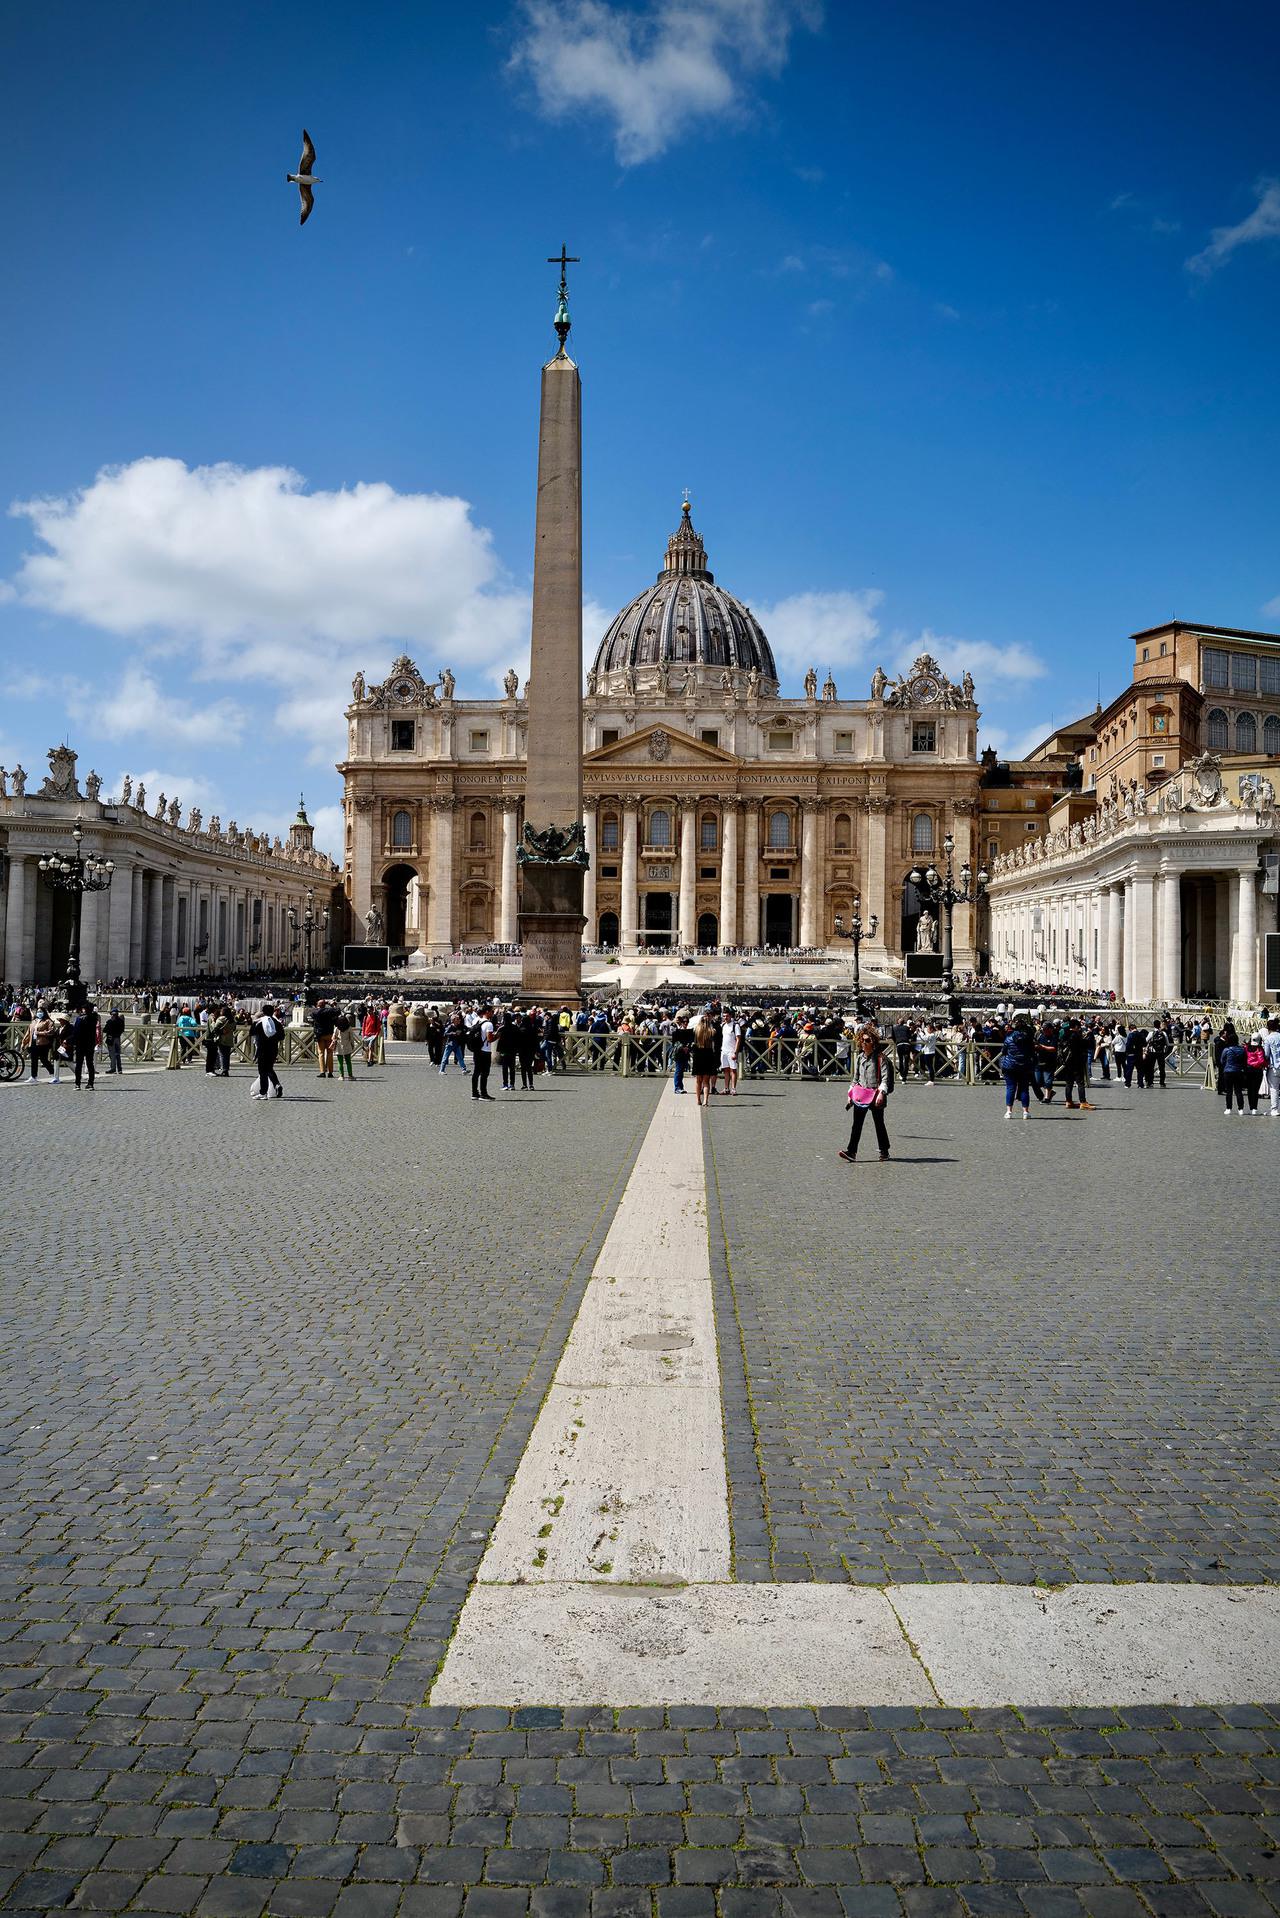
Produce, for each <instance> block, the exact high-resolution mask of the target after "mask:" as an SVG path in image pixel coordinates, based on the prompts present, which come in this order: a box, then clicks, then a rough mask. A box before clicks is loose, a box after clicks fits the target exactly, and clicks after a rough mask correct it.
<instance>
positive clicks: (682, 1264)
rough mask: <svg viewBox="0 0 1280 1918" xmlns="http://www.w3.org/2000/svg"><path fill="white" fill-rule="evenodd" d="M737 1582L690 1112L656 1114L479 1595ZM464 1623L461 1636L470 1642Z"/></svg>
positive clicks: (693, 1111) (672, 1109)
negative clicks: (563, 1585) (544, 1588)
mask: <svg viewBox="0 0 1280 1918" xmlns="http://www.w3.org/2000/svg"><path fill="white" fill-rule="evenodd" d="M728 1576H729V1496H728V1487H727V1482H726V1478H725V1464H724V1424H723V1417H722V1413H721V1409H720V1368H719V1364H718V1362H717V1358H716V1344H715V1314H714V1311H713V1309H712V1303H711V1265H710V1259H709V1256H708V1250H707V1203H706V1182H705V1178H704V1175H703V1166H702V1132H701V1122H700V1115H699V1112H698V1108H697V1104H696V1102H695V1101H694V1100H693V1099H692V1098H687V1099H686V1100H685V1101H684V1103H683V1104H681V1105H678V1104H677V1103H676V1100H675V1097H674V1095H673V1094H672V1092H671V1091H670V1090H668V1091H667V1093H666V1094H665V1095H664V1097H663V1098H662V1100H661V1101H660V1102H659V1105H658V1108H657V1111H656V1112H655V1114H654V1117H653V1120H652V1122H651V1124H650V1126H649V1130H648V1132H647V1133H646V1134H645V1138H644V1143H643V1144H642V1146H641V1148H640V1153H639V1156H638V1158H637V1160H636V1163H635V1166H634V1168H633V1170H632V1173H631V1177H630V1179H629V1180H628V1182H627V1187H626V1190H625V1192H624V1193H623V1196H622V1200H621V1202H620V1204H619V1206H618V1210H617V1212H616V1214H615V1215H614V1219H613V1223H612V1225H611V1226H610V1229H609V1234H608V1237H607V1238H606V1240H605V1242H604V1246H603V1248H602V1250H601V1252H600V1256H599V1258H598V1259H597V1260H596V1263H595V1266H594V1267H593V1269H592V1273H591V1277H590V1279H589V1280H588V1281H587V1287H586V1291H585V1293H584V1294H583V1300H582V1304H581V1306H580V1307H579V1309H578V1315H577V1317H576V1319H575V1320H574V1323H573V1329H572V1330H571V1332H570V1334H569V1340H568V1344H567V1345H566V1346H565V1349H564V1354H563V1356H562V1357H561V1360H560V1364H559V1366H558V1367H557V1370H556V1374H555V1378H554V1380H553V1381H552V1384H551V1388H550V1390H549V1392H548V1393H547V1397H546V1400H545V1402H544V1404H543V1407H542V1410H541V1412H540V1414H539V1416H538V1419H537V1422H536V1424H535V1425H534V1428H533V1432H532V1434H531V1436H530V1439H529V1444H528V1447H527V1449H526V1451H525V1454H524V1457H523V1458H522V1459H521V1461H520V1465H519V1468H518V1470H517V1472H516V1476H515V1478H514V1480H513V1481H512V1485H511V1489H510V1491H509V1492H508V1494H507V1498H506V1502H505V1504H504V1505H503V1508H502V1512H501V1514H500V1516H499V1519H498V1523H497V1525H496V1526H495V1528H494V1533H493V1537H492V1539H491V1540H490V1543H489V1549H488V1551H487V1552H486V1553H485V1556H484V1561H483V1563H482V1564H481V1567H480V1582H481V1585H482V1586H484V1585H489V1584H495V1583H496V1584H498V1585H502V1586H512V1587H516V1588H519V1587H521V1586H527V1585H530V1584H541V1583H544V1582H549V1581H553V1580H554V1581H560V1582H563V1581H566V1580H578V1579H584V1580H593V1581H594V1580H600V1579H606V1580H611V1581H613V1582H615V1583H623V1584H632V1585H635V1584H645V1583H648V1582H651V1581H663V1582H666V1583H673V1582H675V1583H683V1582H687V1581H693V1580H705V1581H712V1582H714V1581H716V1580H725V1579H727V1578H728ZM469 1629H470V1625H469V1621H468V1620H466V1618H465V1615H464V1620H463V1623H462V1624H461V1625H460V1627H459V1633H460V1635H461V1636H463V1637H464V1639H465V1636H466V1633H467V1632H468V1631H469Z"/></svg>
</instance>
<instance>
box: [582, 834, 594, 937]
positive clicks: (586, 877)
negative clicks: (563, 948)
mask: <svg viewBox="0 0 1280 1918" xmlns="http://www.w3.org/2000/svg"><path fill="white" fill-rule="evenodd" d="M582 843H583V845H584V846H585V848H586V853H587V870H586V872H585V873H584V874H583V878H582V916H583V918H584V919H585V920H586V922H587V923H586V925H585V926H584V927H583V928H582V937H583V941H584V943H585V944H587V945H592V946H593V945H594V944H595V942H596V930H597V928H596V806H595V801H594V799H588V800H587V801H585V803H584V805H583V808H582Z"/></svg>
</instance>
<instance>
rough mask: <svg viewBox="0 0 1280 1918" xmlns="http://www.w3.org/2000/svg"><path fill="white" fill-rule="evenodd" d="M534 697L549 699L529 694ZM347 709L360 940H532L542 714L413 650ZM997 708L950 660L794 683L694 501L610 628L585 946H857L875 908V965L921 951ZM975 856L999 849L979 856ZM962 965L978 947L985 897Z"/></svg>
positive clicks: (596, 714) (586, 754)
mask: <svg viewBox="0 0 1280 1918" xmlns="http://www.w3.org/2000/svg"><path fill="white" fill-rule="evenodd" d="M525 690H526V691H527V689H525ZM352 691H353V695H354V696H353V699H352V703H351V705H350V706H349V707H348V709H347V715H346V717H347V729H348V738H347V756H346V759H345V760H344V761H343V762H342V763H341V764H340V766H339V768H338V770H339V772H340V773H341V774H342V776H343V781H344V812H345V845H344V879H345V884H346V890H347V896H348V899H349V901H350V905H351V915H352V925H353V936H354V937H356V938H357V939H358V938H359V937H361V936H362V929H363V928H364V927H365V926H366V924H371V925H372V926H373V927H374V928H375V929H377V928H381V930H382V936H383V937H384V938H385V939H386V940H387V941H388V942H389V943H390V944H391V945H392V946H393V948H394V947H399V948H401V949H406V950H407V951H408V952H409V953H410V954H412V953H413V952H415V951H420V952H422V953H424V954H426V955H429V956H440V955H444V954H448V953H449V952H452V951H455V950H458V949H460V948H467V947H479V946H485V945H489V944H491V943H494V942H499V943H502V944H514V943H515V942H516V941H517V940H518V937H519V906H520V901H519V887H520V876H519V866H518V863H517V859H516V848H517V845H518V843H519V840H520V834H521V830H522V825H523V820H522V800H523V791H524V779H525V732H526V725H527V704H526V699H525V697H524V694H523V693H522V690H521V688H520V686H519V684H518V681H517V678H516V675H515V674H514V673H508V675H507V679H506V688H505V697H503V698H501V699H485V700H473V699H460V698H458V697H456V695H455V691H454V677H453V674H452V673H450V672H448V671H445V672H443V673H442V674H441V675H440V676H439V678H438V679H437V680H436V681H435V682H434V683H432V684H429V683H427V682H426V681H425V680H424V679H423V678H422V676H421V674H420V673H419V672H418V671H417V669H416V667H415V666H414V665H413V663H412V662H411V661H410V660H408V659H404V658H402V659H399V660H397V661H396V662H395V664H394V666H393V667H392V669H391V672H390V674H389V675H388V677H387V678H386V679H385V680H384V681H383V683H382V684H381V685H376V686H366V685H365V683H364V679H363V677H362V676H361V675H357V677H356V680H355V683H354V685H353V688H352ZM977 724H978V709H977V706H976V705H975V703H974V689H973V683H972V681H971V680H970V678H969V676H968V675H967V674H966V675H965V678H964V681H963V683H962V684H961V685H959V686H956V685H953V684H952V683H951V681H950V680H949V679H948V678H947V677H946V675H945V674H944V673H943V672H942V671H941V669H940V668H939V667H938V665H937V664H936V662H935V661H934V660H932V659H930V658H929V657H928V656H923V657H921V658H920V659H917V660H916V662H915V664H914V666H913V667H912V668H911V670H910V672H908V673H906V674H904V675H902V676H901V677H900V678H898V679H895V680H891V679H888V678H886V676H885V674H884V673H883V672H881V671H880V670H877V671H876V673H875V675H874V677H873V679H872V681H871V685H870V688H869V697H867V698H865V699H843V698H841V697H840V695H839V693H838V691H837V688H836V686H835V684H834V683H833V682H832V680H831V677H830V675H828V677H827V679H826V682H825V684H824V685H822V686H819V684H818V677H817V672H816V670H815V669H814V668H810V670H809V672H808V674H807V675H806V678H805V696H804V697H803V698H801V699H784V698H781V697H780V696H779V690H778V674H777V668H776V666H775V663H774V658H773V653H772V650H771V649H770V646H769V641H768V639H767V638H766V636H765V634H764V632H763V631H762V630H761V628H760V625H759V623H758V621H757V620H756V619H755V618H754V617H753V616H752V614H751V612H750V611H749V610H748V608H747V607H745V606H744V605H743V604H742V603H741V602H740V601H739V600H737V599H735V598H734V597H733V595H732V594H731V593H728V592H726V591H725V590H724V589H723V587H721V586H719V585H717V584H716V582H715V578H714V576H713V574H712V573H711V572H710V571H709V570H708V566H707V556H706V551H705V548H704V546H703V542H702V539H701V537H700V536H699V534H698V533H697V532H696V531H695V529H694V526H693V522H692V518H691V514H690V510H689V507H688V506H687V505H686V506H685V507H684V509H683V511H682V513H681V518H680V524H679V526H678V527H677V529H676V531H675V532H674V533H673V534H672V536H671V538H670V540H669V541H668V542H667V551H666V560H665V564H664V565H663V568H662V570H661V572H660V573H659V574H658V577H657V581H656V583H655V584H653V585H651V586H648V587H646V588H645V590H644V591H643V592H642V593H640V594H639V595H638V596H637V597H636V598H635V599H633V600H632V601H631V603H630V604H629V605H628V606H626V607H624V608H623V610H622V611H621V612H620V613H619V614H618V616H617V618H616V619H614V620H613V622H612V624H611V625H610V626H609V628H608V630H607V632H606V633H605V635H604V638H603V639H602V640H601V642H600V645H599V647H598V649H597V651H596V655H595V659H594V661H593V664H592V666H591V668H590V670H589V671H588V673H587V687H586V696H585V698H584V700H583V706H582V752H583V779H584V788H585V805H584V815H585V819H584V823H585V831H586V844H587V850H588V853H589V855H590V862H591V863H590V867H589V869H588V872H587V876H586V898H585V912H586V919H587V923H586V929H585V931H584V933H583V938H584V941H585V943H587V944H588V945H592V946H596V945H598V946H605V947H620V948H622V950H624V951H627V952H635V951H638V950H646V949H648V950H652V949H653V948H657V947H677V946H678V947H693V948H699V949H702V950H706V949H708V948H721V949H730V950H733V949H737V948H742V947H770V948H796V947H801V948H824V947H835V946H838V945H839V943H840V942H839V940H838V938H837V937H836V934H835V930H834V927H835V920H836V917H837V916H838V915H839V916H842V917H843V918H844V919H845V920H846V922H847V920H848V917H849V914H850V912H851V909H852V907H853V904H854V900H855V898H858V899H860V901H861V910H862V914H863V918H864V920H866V919H867V918H868V917H869V916H870V915H871V914H873V913H874V914H875V915H876V919H877V925H878V929H877V932H876V935H875V937H874V938H873V939H870V940H868V941H867V943H866V946H865V948H864V955H863V956H864V963H867V964H870V965H872V966H876V965H879V966H883V967H888V968H890V969H896V968H897V966H898V965H899V964H900V962H901V956H902V954H903V952H904V951H910V950H911V949H912V948H913V947H914V944H915V930H916V929H915V910H916V901H915V895H914V889H913V888H911V887H910V886H908V885H906V881H907V876H908V874H909V872H910V870H911V868H912V867H913V866H914V865H916V864H918V863H928V857H929V856H930V855H932V854H934V853H935V852H937V851H938V850H939V849H940V848H941V845H942V841H943V838H944V835H945V834H947V833H948V832H950V833H951V834H952V835H953V836H954V839H955V846H956V854H955V856H956V863H957V865H959V863H960V862H961V860H962V859H965V858H972V857H973V855H974V853H975V850H976V849H975V847H974V845H973V843H972V836H973V827H974V820H975V813H976V810H977V799H978V779H979V773H980V770H981V769H980V766H979V762H978V756H977ZM974 863H975V864H976V863H977V861H976V859H975V861H974ZM955 944H956V961H957V964H958V965H961V966H964V965H967V964H970V963H972V961H973V958H974V951H973V948H974V936H973V928H972V925H971V922H970V913H969V909H968V908H967V907H961V908H959V909H958V910H957V913H956V921H955Z"/></svg>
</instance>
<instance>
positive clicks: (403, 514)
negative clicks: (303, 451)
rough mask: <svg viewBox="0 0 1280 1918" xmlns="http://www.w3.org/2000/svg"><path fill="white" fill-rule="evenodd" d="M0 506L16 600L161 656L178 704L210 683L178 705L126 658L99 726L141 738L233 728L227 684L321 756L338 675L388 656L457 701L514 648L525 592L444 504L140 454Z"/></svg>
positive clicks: (268, 471) (466, 521)
mask: <svg viewBox="0 0 1280 1918" xmlns="http://www.w3.org/2000/svg"><path fill="white" fill-rule="evenodd" d="M10 511H11V512H13V513H14V514H15V515H17V516H18V517H21V518H25V519H28V520H29V521H30V522H31V525H32V527H33V528H34V530H35V533H36V536H37V538H38V540H39V541H40V546H41V550H37V551H35V552H32V553H29V554H28V555H27V556H26V558H25V559H24V560H23V562H22V565H21V566H20V568H19V570H18V572H17V574H16V576H15V580H14V585H15V586H16V589H17V592H18V594H19V597H20V598H21V599H23V600H24V601H25V602H26V603H27V604H29V605H32V606H36V607H39V608H42V609H44V610H47V611H50V612H54V613H59V614H63V615H65V616H67V617H69V618H71V619H76V620H80V621H83V622H84V623H85V624H86V625H89V626H93V627H97V628H98V629H100V630H105V631H107V632H110V633H114V634H119V635H124V636H129V637H132V638H134V639H137V640H139V641H141V642H143V643H144V644H145V645H146V647H147V649H148V651H149V652H150V653H151V654H152V655H169V656H171V657H175V658H177V659H178V660H179V661H180V664H181V670H182V674H183V686H184V691H185V693H186V694H187V695H188V698H189V697H190V694H191V691H192V682H193V680H201V681H210V680H212V681H214V682H215V683H216V685H217V688H218V690H217V692H216V693H215V695H214V697H213V699H212V701H211V703H210V705H209V706H207V707H206V706H203V705H201V704H200V703H199V702H198V701H196V702H192V703H190V704H185V703H182V702H178V701H176V700H175V699H174V698H173V696H172V695H162V694H161V693H160V691H159V687H160V685H161V682H162V681H163V679H164V672H163V671H161V672H160V674H159V677H158V678H157V674H156V670H155V667H154V663H153V664H152V665H149V666H148V665H143V664H142V663H140V662H134V663H133V664H132V665H131V666H129V667H128V668H126V672H125V677H124V679H123V680H122V682H121V686H120V688H119V689H118V690H117V693H116V694H115V695H113V696H110V700H109V706H108V721H109V725H108V728H107V729H108V730H112V729H115V730H118V731H120V732H123V731H126V730H130V729H131V727H130V721H131V718H132V717H134V716H136V715H137V714H139V713H144V712H146V711H147V710H148V709H150V710H152V711H154V712H157V713H158V715H159V720H158V722H157V724H156V725H155V726H154V727H153V728H152V729H153V730H164V731H166V732H167V733H169V734H170V735H171V736H176V737H181V738H187V739H191V740H195V739H203V738H206V737H209V738H212V737H225V736H226V734H225V732H222V731H219V730H218V729H219V728H221V727H225V726H228V725H229V726H231V727H232V728H233V729H234V728H235V727H236V726H237V725H238V724H239V723H240V721H241V719H242V717H243V715H242V714H241V712H240V708H239V707H238V705H237V704H236V703H235V701H234V700H233V699H232V700H228V698H227V693H228V690H229V689H231V688H233V687H234V685H235V683H236V682H237V681H239V682H245V681H250V682H252V681H258V682H265V683H266V684H268V685H270V686H272V687H274V688H278V689H283V690H284V692H285V694H286V697H285V698H284V700H283V703H282V704H281V706H280V708H279V711H278V714H277V718H278V721H279V723H281V724H283V725H284V726H286V727H287V728H289V729H290V730H297V731H300V732H302V733H304V734H306V735H307V736H309V737H310V738H312V740H313V741H315V742H316V745H317V746H318V747H320V748H321V751H322V754H323V756H324V757H326V758H328V759H332V758H334V757H336V755H337V751H338V749H339V748H340V746H341V731H342V722H341V712H342V708H343V706H344V705H345V704H346V702H347V698H348V697H349V692H348V689H349V685H350V679H351V675H352V673H353V671H354V670H355V669H356V667H359V668H360V669H361V670H363V671H364V672H365V673H366V674H368V675H369V676H370V677H372V676H373V674H374V671H375V670H378V669H381V668H382V667H384V666H385V665H387V664H389V663H390V660H391V658H392V656H393V655H394V653H395V652H397V651H399V650H400V649H401V648H402V647H403V648H407V649H409V650H411V651H412V652H413V653H414V655H415V657H416V658H417V662H418V665H419V666H420V667H421V669H422V670H423V672H424V673H425V674H426V676H427V677H428V678H430V677H431V676H432V671H433V668H434V667H435V666H436V665H446V664H447V665H450V666H451V667H452V668H453V669H454V671H455V672H456V673H457V675H458V679H459V683H460V685H461V686H462V687H463V689H464V690H466V688H467V682H470V684H471V686H472V687H478V686H479V685H482V684H486V683H487V682H488V680H489V678H490V675H491V673H492V671H493V670H494V668H495V667H497V668H499V669H501V668H502V667H505V665H506V664H507V663H508V661H509V660H510V659H511V658H513V657H516V656H517V655H518V654H519V653H520V651H521V649H522V648H525V647H527V644H528V630H529V602H528V596H527V594H525V593H522V592H519V591H516V590H514V589H513V588H512V586H511V585H510V583H509V582H508V581H507V580H506V579H505V578H504V576H503V574H502V571H501V568H500V566H499V564H498V561H497V559H496V557H495V555H494V552H493V548H492V542H491V539H490V536H489V534H488V532H487V531H486V530H485V529H484V528H483V527H480V526H477V525H476V524H475V523H474V521H473V520H472V518H471V511H470V507H469V506H468V504H467V502H466V501H465V500H462V499H457V498H450V497H447V496H445V495H442V494H402V493H397V492H396V491H395V489H394V488H393V487H390V486H387V485H384V484H381V483H368V484H361V485H357V486H355V487H352V488H350V489H346V490H343V491H342V492H329V493H326V492H315V493H309V492H307V491H306V490H305V483H304V481H303V479H302V477H301V475H299V474H297V473H295V472H293V471H292V470H290V469H289V468H288V467H258V468H254V469H246V468H244V467H239V466H232V465H220V466H205V467H195V468H188V467H186V466H184V465H183V463H182V462H181V461H180V460H175V459H140V460H135V461H134V462H133V463H132V464H130V465H128V466H121V467H109V468H104V469H103V471H102V472H100V473H99V474H98V476H97V478H96V479H95V480H94V481H93V483H92V485H90V486H87V487H85V488H83V489H82V490H81V491H80V492H77V493H74V494H71V495H68V496H66V497H63V498H56V499H38V500H26V501H20V502H18V503H16V504H15V505H14V506H13V507H11V508H10ZM152 693H154V698H153V697H152ZM140 694H143V695H146V697H145V698H143V697H139V695H140ZM157 701H158V702H159V704H158V705H157V703H156V702H157ZM213 716H216V717H217V727H215V726H214V723H213Z"/></svg>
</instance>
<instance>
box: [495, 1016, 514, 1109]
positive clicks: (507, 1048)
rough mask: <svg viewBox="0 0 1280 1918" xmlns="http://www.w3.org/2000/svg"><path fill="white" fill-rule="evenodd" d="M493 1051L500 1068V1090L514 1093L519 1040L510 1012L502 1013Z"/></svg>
mask: <svg viewBox="0 0 1280 1918" xmlns="http://www.w3.org/2000/svg"><path fill="white" fill-rule="evenodd" d="M494 1050H495V1051H496V1053H497V1055H498V1064H499V1066H500V1067H501V1068H502V1090H503V1091H504V1092H514V1091H515V1089H516V1053H517V1051H518V1050H519V1040H518V1035H517V1033H516V1022H515V1018H514V1016H513V1015H512V1014H511V1013H510V1012H504V1013H503V1015H502V1021H501V1023H500V1025H499V1027H498V1036H497V1040H496V1042H495V1045H494Z"/></svg>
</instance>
